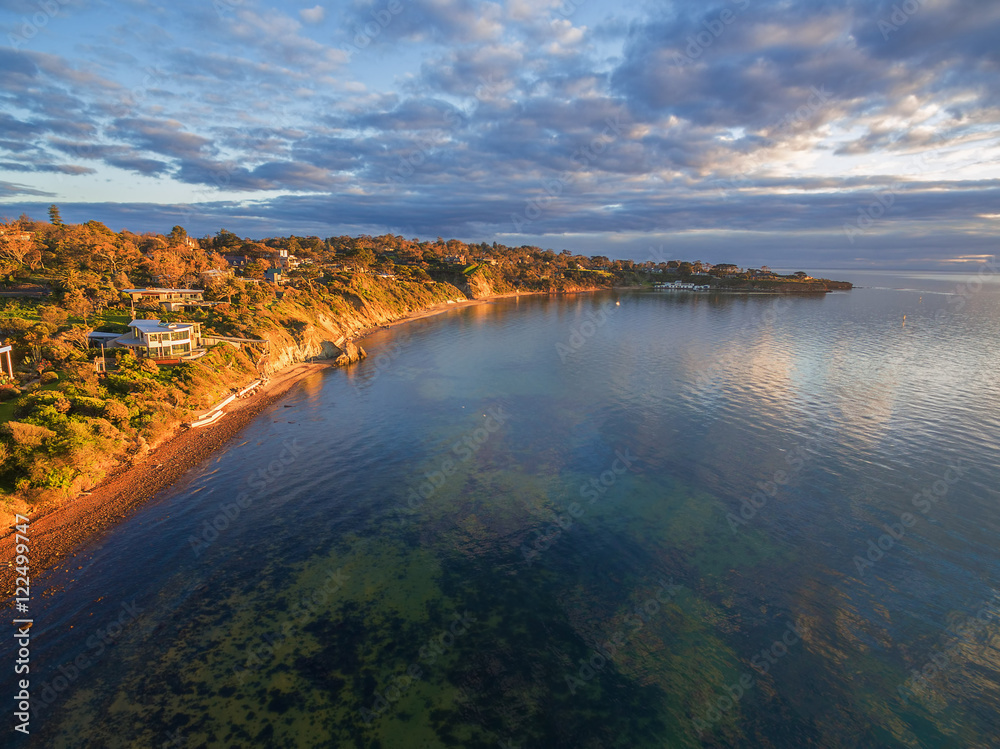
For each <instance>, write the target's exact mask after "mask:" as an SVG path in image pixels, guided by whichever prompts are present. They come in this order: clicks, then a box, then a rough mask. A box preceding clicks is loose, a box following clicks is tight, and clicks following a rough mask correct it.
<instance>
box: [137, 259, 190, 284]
mask: <svg viewBox="0 0 1000 749" xmlns="http://www.w3.org/2000/svg"><path fill="white" fill-rule="evenodd" d="M145 265H146V270H147V271H149V275H151V276H152V277H153V279H154V280H155V281H156V283H159V284H162V285H163V286H166V287H167V288H175V287H176V286H177V284H178V283H180V280H181V277H182V276H184V274H185V273H186V272H187V264H186V263H185V262H184V260H183V259H182V258H181V257H180V256H179V255H178V254H177V252H176V251H175V250H166V249H164V250H154V251H153V252H151V253H150V254H149V256H148V257H147V258H146V261H145Z"/></svg>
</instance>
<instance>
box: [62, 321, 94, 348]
mask: <svg viewBox="0 0 1000 749" xmlns="http://www.w3.org/2000/svg"><path fill="white" fill-rule="evenodd" d="M62 340H64V341H65V342H66V343H68V344H70V345H71V346H73V347H74V348H77V349H79V350H80V351H84V352H86V351H87V350H88V349H90V331H89V330H88V329H87V327H86V326H84V325H74V326H73V327H71V328H70V329H69V330H67V331H66V332H65V333H63V334H62Z"/></svg>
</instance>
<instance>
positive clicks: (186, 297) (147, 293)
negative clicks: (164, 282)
mask: <svg viewBox="0 0 1000 749" xmlns="http://www.w3.org/2000/svg"><path fill="white" fill-rule="evenodd" d="M122 293H123V294H125V295H127V296H128V297H129V298H130V299H131V300H132V303H133V304H136V303H141V302H157V303H158V304H159V305H160V306H161V307H162V308H163V309H165V310H167V311H168V312H173V311H175V310H179V309H184V307H185V306H189V305H193V304H194V303H199V302H201V301H202V296H201V295H202V291H201V289H122ZM195 306H197V305H195Z"/></svg>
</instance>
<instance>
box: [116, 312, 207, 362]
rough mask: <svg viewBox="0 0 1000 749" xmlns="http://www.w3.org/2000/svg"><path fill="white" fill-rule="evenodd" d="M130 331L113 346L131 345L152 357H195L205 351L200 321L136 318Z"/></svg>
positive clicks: (127, 346)
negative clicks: (164, 320)
mask: <svg viewBox="0 0 1000 749" xmlns="http://www.w3.org/2000/svg"><path fill="white" fill-rule="evenodd" d="M128 326H129V328H130V330H129V332H128V333H125V334H124V335H121V336H118V337H117V338H116V339H114V341H112V345H111V346H110V348H130V349H132V350H133V351H134V352H135V353H136V355H137V356H139V357H149V358H150V359H193V358H196V357H198V356H201V355H202V354H204V353H205V349H204V347H203V345H202V339H201V323H197V322H160V321H159V320H133V321H132V322H130V323H129V324H128Z"/></svg>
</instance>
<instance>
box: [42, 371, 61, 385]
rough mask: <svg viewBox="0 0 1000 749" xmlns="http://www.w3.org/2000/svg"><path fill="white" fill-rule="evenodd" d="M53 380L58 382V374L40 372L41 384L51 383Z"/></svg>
mask: <svg viewBox="0 0 1000 749" xmlns="http://www.w3.org/2000/svg"><path fill="white" fill-rule="evenodd" d="M53 382H59V375H58V374H56V373H55V372H42V384H43V385H51V384H52V383H53Z"/></svg>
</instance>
